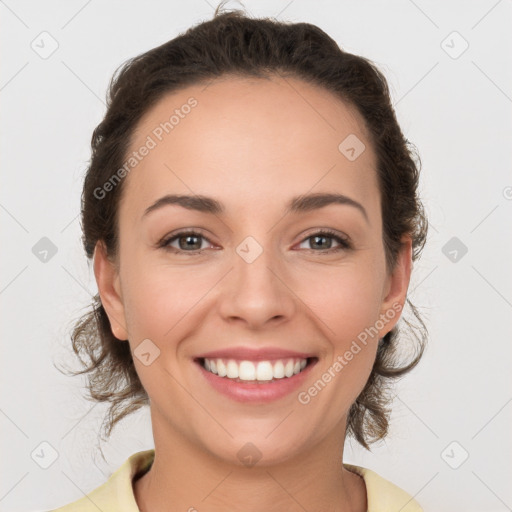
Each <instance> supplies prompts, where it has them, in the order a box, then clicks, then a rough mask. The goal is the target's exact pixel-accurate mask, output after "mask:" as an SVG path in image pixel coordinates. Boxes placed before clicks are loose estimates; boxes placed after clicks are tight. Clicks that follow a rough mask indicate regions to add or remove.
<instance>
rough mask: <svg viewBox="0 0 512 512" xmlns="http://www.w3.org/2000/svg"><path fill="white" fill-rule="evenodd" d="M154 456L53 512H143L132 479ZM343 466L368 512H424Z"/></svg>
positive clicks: (377, 480) (136, 460) (380, 481)
mask: <svg viewBox="0 0 512 512" xmlns="http://www.w3.org/2000/svg"><path fill="white" fill-rule="evenodd" d="M154 456H155V450H154V449H153V450H145V451H142V452H137V453H134V454H133V455H131V456H130V457H128V459H126V461H125V462H124V463H123V464H122V465H121V466H120V467H119V468H118V469H117V470H116V471H115V472H114V473H113V474H112V475H111V476H110V478H109V479H108V480H107V481H106V482H105V483H104V484H103V485H100V486H99V487H97V488H96V489H94V490H93V491H91V492H90V493H89V494H87V495H86V496H84V497H82V498H80V499H78V500H77V501H74V502H73V503H70V504H68V505H65V506H63V507H60V508H58V509H55V510H54V511H51V512H98V510H101V511H102V512H140V510H139V508H138V507H137V502H136V501H135V497H134V494H133V485H132V480H133V479H134V478H135V477H140V476H142V475H143V474H144V473H145V472H146V471H148V470H149V468H150V467H151V464H152V463H153V458H154ZM343 466H344V467H345V469H348V470H349V471H352V472H353V473H357V474H358V475H361V476H362V477H363V479H364V482H365V484H366V491H367V501H368V512H399V511H400V512H423V511H422V509H421V507H420V506H419V504H418V503H417V502H416V501H415V500H414V499H413V498H412V497H411V496H409V494H407V493H406V492H405V491H403V490H402V489H400V487H397V486H396V485H394V484H393V483H391V482H389V481H388V480H386V479H385V478H382V477H381V476H379V475H378V474H377V473H375V472H374V471H372V470H371V469H366V468H363V467H360V466H354V465H352V464H343Z"/></svg>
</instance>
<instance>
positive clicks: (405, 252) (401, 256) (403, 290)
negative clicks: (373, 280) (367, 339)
mask: <svg viewBox="0 0 512 512" xmlns="http://www.w3.org/2000/svg"><path fill="white" fill-rule="evenodd" d="M411 271H412V239H411V237H410V235H406V236H404V237H402V247H401V249H400V252H399V253H398V255H397V260H396V265H395V268H394V269H393V272H392V273H391V275H389V276H388V277H387V282H386V296H385V297H384V298H383V302H382V307H381V318H382V315H385V317H386V319H387V320H388V321H387V323H386V325H385V327H384V328H383V329H382V330H381V332H380V333H379V335H380V337H384V336H385V335H386V334H387V333H388V332H389V331H391V329H393V327H394V326H395V325H396V324H397V322H398V320H399V319H400V316H401V312H402V310H403V308H404V305H405V301H406V299H407V290H408V288H409V282H410V279H411Z"/></svg>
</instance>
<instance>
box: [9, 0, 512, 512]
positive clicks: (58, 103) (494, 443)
mask: <svg viewBox="0 0 512 512" xmlns="http://www.w3.org/2000/svg"><path fill="white" fill-rule="evenodd" d="M216 5H217V3H213V2H212V1H211V0H208V2H207V1H206V0H194V1H190V2H182V1H180V2H178V1H150V2H142V1H140V2H121V1H103V2H99V1H98V0H96V1H94V0H92V1H91V0H90V1H85V0H76V1H68V2H56V1H46V2H36V1H30V2H28V1H18V2H15V1H14V0H5V1H1V2H0V13H1V16H2V30H1V32H0V37H1V42H2V56H1V61H2V68H1V75H0V87H1V106H2V112H1V122H2V139H1V155H2V174H1V179H2V183H1V192H0V223H1V224H0V225H1V229H2V231H1V237H2V238H1V247H2V251H1V254H2V264H1V274H0V301H1V315H2V317H1V340H2V344H1V357H0V364H1V391H2V393H1V398H0V427H1V432H2V438H1V450H2V451H1V453H2V457H1V458H0V465H1V468H0V469H1V473H0V510H1V511H10V512H21V511H36V510H48V509H51V508H53V507H57V506H60V505H63V504H66V503H69V502H71V501H73V500H75V499H78V498H79V497H81V496H82V495H83V494H84V493H87V492H89V491H91V490H92V489H94V488H96V487H97V486H99V485H100V484H102V483H103V482H105V481H106V479H107V478H108V476H109V475H110V474H111V473H112V472H113V471H114V470H115V469H117V468H118V467H119V466H120V465H121V463H122V462H124V460H125V459H126V458H127V457H128V456H129V455H131V454H132V453H134V452H136V451H139V450H143V449H147V448H152V447H153V445H152V436H151V430H150V424H149V415H148V410H147V409H146V410H144V411H142V412H140V413H137V414H136V415H134V416H132V417H130V418H128V419H126V420H125V421H124V422H123V423H122V425H120V426H118V427H117V428H116V430H115V431H114V434H113V437H112V439H111V442H110V443H108V444H107V445H104V446H103V450H104V453H105V456H106V459H107V460H106V461H104V460H103V459H102V457H101V455H100V454H99V451H98V450H97V448H96V442H97V432H98V429H99V427H100V422H101V419H102V415H103V413H104V412H105V410H106V409H105V407H104V406H99V405H96V406H94V404H92V403H90V402H87V401H86V400H84V399H82V398H81V396H80V393H81V390H82V386H83V380H82V379H81V378H80V377H74V378H72V377H65V376H63V375H62V374H60V373H59V372H58V371H57V370H56V369H55V368H54V366H53V363H54V362H56V363H62V362H69V361H73V356H72V353H71V352H70V348H69V347H70V342H69V332H70V329H71V326H72V323H73V321H74V320H75V319H77V318H78V316H79V315H80V314H81V313H83V312H84V311H85V308H86V307H87V306H88V304H89V302H90V299H91V295H93V294H94V293H96V285H95V282H94V276H93V273H92V270H91V269H89V267H88V265H87V262H86V258H85V254H84V253H83V251H82V247H81V242H80V236H81V233H80V226H79V218H78V215H79V207H80V193H81V187H82V177H83V172H84V170H85V167H86V163H87V160H88V158H89V156H90V153H89V143H90V138H91V135H92V131H93V129H94V127H95V126H96V125H97V124H98V122H99V121H100V120H101V118H102V115H103V113H104V110H105V107H104V99H105V91H106V88H107V85H108V81H109V79H110V77H111V75H112V73H113V72H114V70H115V69H116V68H117V66H118V65H119V64H121V63H122V62H124V61H125V60H126V59H128V58H130V57H133V56H135V55H137V54H139V53H141V52H143V51H146V50H148V49H150V48H152V47H154V46H157V45H160V44H162V43H163V42H165V41H167V40H169V39H171V38H172V37H174V36H176V35H177V34H178V33H180V32H182V31H184V30H185V29H187V28H188V27H189V26H191V25H192V24H196V23H198V22H200V21H202V20H206V19H210V18H211V16H212V15H213V11H214V8H215V7H216ZM229 5H232V6H233V7H237V6H239V5H238V4H237V3H235V2H233V3H232V4H229ZM244 5H245V7H246V8H247V10H248V11H249V12H250V13H251V14H252V15H254V16H278V18H279V19H281V20H288V21H306V22H310V23H314V24H317V25H318V26H320V27H321V28H322V29H323V30H325V31H326V32H327V33H328V34H329V35H331V37H333V38H334V39H335V40H336V41H337V42H338V43H339V44H340V45H341V46H342V47H343V48H345V49H347V50H349V51H351V52H354V53H357V54H360V55H363V56H366V57H369V58H370V59H372V60H373V61H374V62H376V63H377V64H378V65H379V66H380V68H381V69H382V70H383V71H384V73H385V74H386V76H387V78H388V80H389V84H390V87H391V90H392V94H393V100H394V102H395V105H396V109H397V115H398V118H399V122H400V123H401V126H402V128H403V130H404V132H405V134H406V136H407V137H408V138H409V139H410V140H411V141H412V142H414V143H415V144H416V145H417V147H418V149H419V151H420V154H421V157H422V162H423V171H422V173H423V174H422V187H421V191H422V195H423V198H424V201H425V204H426V207H427V212H428V215H429V217H430V220H431V230H430V237H429V240H428V245H427V248H426V250H425V252H424V255H423V257H422V259H421V260H420V262H419V263H417V264H416V266H415V270H414V277H413V282H412V284H411V287H410V291H411V292H410V293H411V295H410V296H411V298H412V299H413V301H414V302H415V304H416V305H417V306H419V307H420V310H421V312H422V313H423V314H424V315H425V321H426V322H427V325H428V327H429V329H430V335H431V339H430V345H429V348H428V350H427V352H426V354H425V356H424V359H423V361H422V362H421V364H420V367H418V368H417V369H416V370H414V372H413V373H412V374H410V375H408V376H406V377H405V378H404V379H403V381H401V382H400V385H399V387H397V392H398V395H397V397H396V399H395V402H394V411H393V417H392V425H391V431H390V435H389V437H388V438H387V439H386V441H385V442H383V443H381V444H380V445H378V446H374V448H373V453H367V452H365V451H364V450H363V449H361V448H359V447H358V445H356V443H355V442H353V441H352V442H348V443H347V446H346V454H345V462H351V463H355V464H359V465H362V466H366V467H369V468H371V469H373V470H375V471H377V472H378V473H380V474H381V475H382V476H384V477H385V478H387V479H389V480H391V481H392V482H394V483H395V484H397V485H399V486H400V487H403V488H404V489H405V490H407V491H408V492H409V493H410V494H412V495H414V496H415V497H416V499H417V500H418V501H419V502H420V503H421V504H422V505H423V507H424V509H425V511H436V512H444V511H446V512H448V511H450V512H453V511H462V510H464V511H465V512H472V511H487V512H488V511H496V512H498V511H504V510H512V488H511V486H510V482H511V481H512V471H511V457H510V454H511V449H512V441H511V436H510V431H511V428H510V427H511V423H512V404H511V401H512V389H511V383H510V367H511V359H510V356H511V352H512V343H511V331H512V329H511V327H512V326H511V322H510V318H511V316H510V313H511V308H512V287H511V281H512V279H511V277H512V276H511V270H510V262H511V261H512V254H511V253H512V251H511V242H510V240H511V237H510V233H511V215H510V214H511V209H512V200H511V199H512V176H511V173H510V169H511V160H512V159H511V147H512V144H511V142H512V141H511V138H512V131H511V124H512V117H511V115H510V114H511V104H512V99H511V98H512V87H511V85H512V68H511V67H510V55H512V35H511V34H512V33H511V31H510V30H509V28H510V26H511V18H512V16H511V15H512V5H511V2H510V1H508V0H502V1H496V0H489V1H479V2H476V1H472V2H468V1H452V2H443V1H435V2H426V1H424V0H423V1H420V0H416V1H414V2H413V1H412V0H400V1H399V0H396V1H388V2H380V1H364V2H360V1H339V0H338V1H325V0H324V1H320V2H318V1H315V2H313V1H309V2H306V1H303V0H292V1H291V2H290V1H289V0H285V1H274V2H270V1H249V0H247V1H246V2H244ZM44 31H46V32H48V33H49V34H50V36H48V35H42V36H41V35H40V34H41V32H44ZM454 31H456V32H457V33H458V35H457V34H453V32H454ZM43 38H45V39H43ZM52 39H54V40H55V41H56V42H57V44H58V48H57V50H56V51H55V52H54V53H53V54H52V55H50V56H48V58H42V57H41V56H40V54H41V53H43V52H44V51H46V52H48V51H49V50H51V45H52V44H55V43H52ZM443 41H444V42H443ZM466 44H468V45H469V46H468V48H467V50H466V51H464V52H463V53H460V52H461V51H462V50H463V49H464V47H465V45H466ZM31 45H32V46H33V47H34V48H35V49H33V48H32V47H31ZM38 52H39V53H38ZM43 56H45V57H46V55H43ZM43 237H47V238H49V239H50V240H51V241H52V242H53V244H55V246H56V247H57V253H56V254H55V255H54V256H53V257H48V261H47V262H42V261H40V259H38V258H37V257H36V255H34V253H33V252H32V248H33V247H34V246H35V245H36V244H37V243H38V241H39V240H40V239H41V238H43ZM452 237H456V238H457V240H455V242H454V241H452V242H451V243H455V244H456V245H455V246H453V247H452V246H451V245H448V246H446V244H447V243H448V242H449V240H450V239H452ZM461 243H462V244H464V245H465V246H466V247H467V249H468V252H467V254H465V255H463V254H462V252H461V250H460V244H461ZM457 244H458V247H457ZM443 248H444V252H443ZM454 248H455V250H456V251H457V253H453V252H451V254H450V252H449V251H453V250H454ZM445 253H447V254H448V256H446V255H445ZM455 255H456V256H457V260H456V261H455V262H454V261H452V259H453V257H454V256H455ZM454 441H455V442H456V444H451V443H452V442H454ZM44 442H46V443H49V444H50V445H51V446H52V447H53V448H54V449H55V450H56V452H57V453H58V458H57V459H56V460H55V462H54V463H53V464H51V466H50V467H49V468H48V469H43V468H42V467H40V465H39V464H41V463H44V462H45V460H46V462H47V463H49V462H50V461H51V453H52V452H51V448H50V447H48V445H46V444H44V445H42V446H41V443H44ZM447 447H448V448H447ZM465 452H467V453H468V454H469V458H468V459H467V460H466V461H465V462H464V463H463V464H462V465H460V466H459V467H458V469H453V468H452V467H450V465H451V466H457V465H459V464H460V463H461V462H462V460H463V457H464V454H465ZM42 453H44V454H45V455H44V457H41V456H40V457H39V458H38V457H37V456H36V454H42ZM31 454H32V455H31ZM32 457H33V458H32ZM45 458H46V459H45ZM36 461H37V462H39V464H38V463H37V462H36Z"/></svg>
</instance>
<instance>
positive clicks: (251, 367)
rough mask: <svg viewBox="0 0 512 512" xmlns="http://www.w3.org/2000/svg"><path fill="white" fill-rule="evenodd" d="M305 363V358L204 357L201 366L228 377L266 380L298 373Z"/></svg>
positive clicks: (220, 375)
mask: <svg viewBox="0 0 512 512" xmlns="http://www.w3.org/2000/svg"><path fill="white" fill-rule="evenodd" d="M306 365H307V360H306V359H297V358H295V359H281V360H278V361H274V362H271V361H258V362H252V361H240V362H239V361H235V360H234V359H229V360H228V361H227V362H225V361H223V360H222V359H204V363H203V366H204V368H205V369H206V370H208V371H209V372H211V373H215V374H217V375H219V377H227V378H228V379H240V380H246V381H253V380H258V381H263V382H268V381H271V380H272V379H283V378H285V377H288V378H289V377H293V375H296V374H297V373H300V372H301V371H302V370H304V368H305V367H306Z"/></svg>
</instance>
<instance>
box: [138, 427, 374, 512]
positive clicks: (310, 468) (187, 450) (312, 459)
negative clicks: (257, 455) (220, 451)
mask: <svg viewBox="0 0 512 512" xmlns="http://www.w3.org/2000/svg"><path fill="white" fill-rule="evenodd" d="M161 426H162V425H159V423H158V422H156V423H155V422H153V433H154V439H155V459H154V461H153V464H152V466H151V469H150V470H149V471H148V472H147V473H146V474H145V475H143V476H142V477H141V478H139V479H138V480H136V481H135V483H134V486H133V487H134V494H135V499H136V501H137V505H138V507H139V509H140V511H141V512H160V511H164V510H165V511H166V512H174V511H176V512H177V511H190V512H195V511H196V512H197V511H199V512H206V511H207V512H221V511H222V512H224V511H225V510H244V511H245V512H261V511H262V510H265V511H268V512H272V511H278V510H279V511H281V510H283V509H286V510H287V512H304V510H307V511H308V512H314V511H320V510H322V511H325V510H330V511H333V512H366V510H367V502H366V487H365V484H364V480H363V479H362V477H360V476H359V475H356V474H355V473H352V472H350V471H348V470H347V469H345V468H344V467H343V464H342V460H343V439H344V436H343V435H341V436H340V435H339V431H338V432H336V433H333V435H332V436H331V438H328V439H326V440H325V441H324V442H322V443H321V444H319V445H316V446H314V447H312V448H311V449H310V450H309V451H308V452H307V453H301V455H300V456H298V457H295V458H293V459H287V460H285V461H282V462H280V463H275V464H266V465H263V464H262V462H263V461H261V462H257V463H256V464H255V465H253V466H240V465H237V464H234V463H229V462H228V461H225V460H222V459H219V458H218V457H215V456H214V455H213V454H211V453H208V452H206V451H204V450H202V449H200V447H198V445H197V444H195V443H191V442H190V441H189V440H188V439H186V438H184V437H183V436H180V435H179V434H178V433H177V432H173V435H169V430H165V431H164V429H163V428H158V427H161ZM164 432H165V435H161V434H164Z"/></svg>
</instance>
